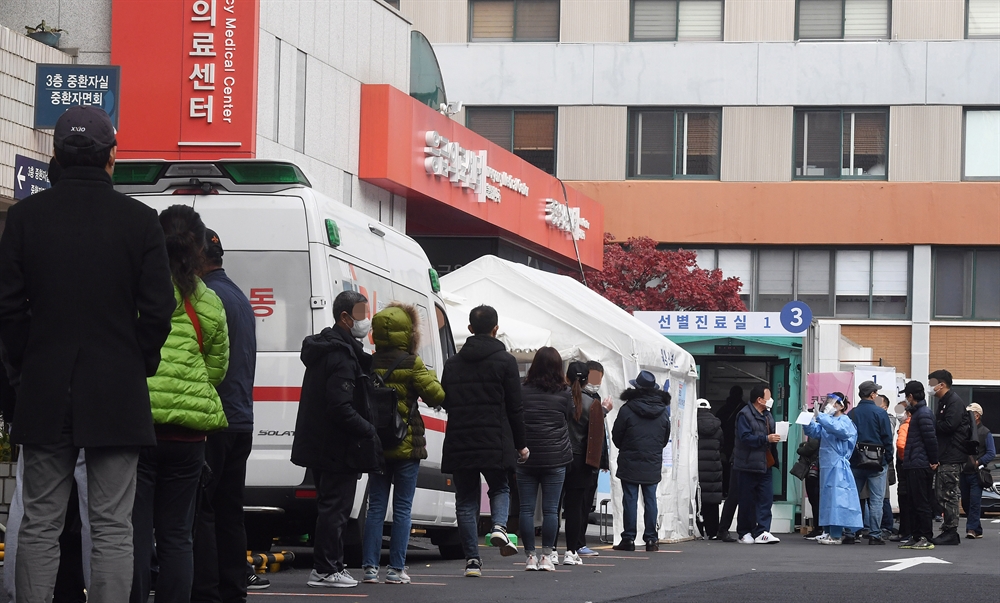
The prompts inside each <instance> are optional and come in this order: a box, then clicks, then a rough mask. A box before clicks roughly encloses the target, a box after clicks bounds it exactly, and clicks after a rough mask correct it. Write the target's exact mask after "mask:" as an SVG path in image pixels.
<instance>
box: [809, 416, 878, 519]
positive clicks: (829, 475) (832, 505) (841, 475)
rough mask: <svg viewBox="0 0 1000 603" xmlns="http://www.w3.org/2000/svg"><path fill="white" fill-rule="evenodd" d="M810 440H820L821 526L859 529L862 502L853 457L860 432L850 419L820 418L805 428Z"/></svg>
mask: <svg viewBox="0 0 1000 603" xmlns="http://www.w3.org/2000/svg"><path fill="white" fill-rule="evenodd" d="M804 430H805V434H806V435H807V436H809V437H810V438H819V439H820V443H819V487H820V496H819V523H820V525H822V526H841V527H844V528H856V529H860V528H862V527H864V522H863V521H862V519H861V501H860V500H859V499H858V488H857V485H856V484H855V482H854V474H853V473H851V454H852V453H853V452H854V444H855V442H857V440H858V430H857V428H856V427H855V426H854V422H853V421H851V419H850V418H849V417H848V416H847V415H841V416H839V417H831V416H829V415H825V414H820V415H818V416H817V417H815V418H814V419H813V421H812V423H810V424H808V425H806V426H805V428H804Z"/></svg>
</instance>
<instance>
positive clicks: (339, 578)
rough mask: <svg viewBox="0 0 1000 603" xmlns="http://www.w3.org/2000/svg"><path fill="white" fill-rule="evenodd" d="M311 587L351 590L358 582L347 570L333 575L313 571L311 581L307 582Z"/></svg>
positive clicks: (310, 576) (310, 575)
mask: <svg viewBox="0 0 1000 603" xmlns="http://www.w3.org/2000/svg"><path fill="white" fill-rule="evenodd" d="M306 584H308V585H309V586H325V587H329V588H351V587H353V586H357V585H358V581H357V580H355V579H354V576H352V575H351V573H350V572H348V571H347V570H346V569H345V570H343V571H341V572H335V573H332V574H321V573H319V572H317V571H316V570H313V571H312V573H311V574H309V581H308V582H306Z"/></svg>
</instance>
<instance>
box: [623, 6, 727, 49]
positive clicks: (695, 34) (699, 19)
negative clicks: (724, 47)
mask: <svg viewBox="0 0 1000 603" xmlns="http://www.w3.org/2000/svg"><path fill="white" fill-rule="evenodd" d="M722 15H723V7H722V0H632V41H633V42H672V41H675V40H678V41H681V42H684V41H694V40H721V39H722Z"/></svg>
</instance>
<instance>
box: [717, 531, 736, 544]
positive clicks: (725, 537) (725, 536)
mask: <svg viewBox="0 0 1000 603" xmlns="http://www.w3.org/2000/svg"><path fill="white" fill-rule="evenodd" d="M719 540H721V541H722V542H736V539H735V538H733V535H732V534H730V533H729V530H726V531H725V532H720V533H719Z"/></svg>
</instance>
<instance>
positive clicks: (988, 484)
mask: <svg viewBox="0 0 1000 603" xmlns="http://www.w3.org/2000/svg"><path fill="white" fill-rule="evenodd" d="M979 487H980V488H982V489H984V490H986V489H988V488H992V487H993V474H992V473H990V470H989V468H987V467H981V468H980V469H979Z"/></svg>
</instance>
